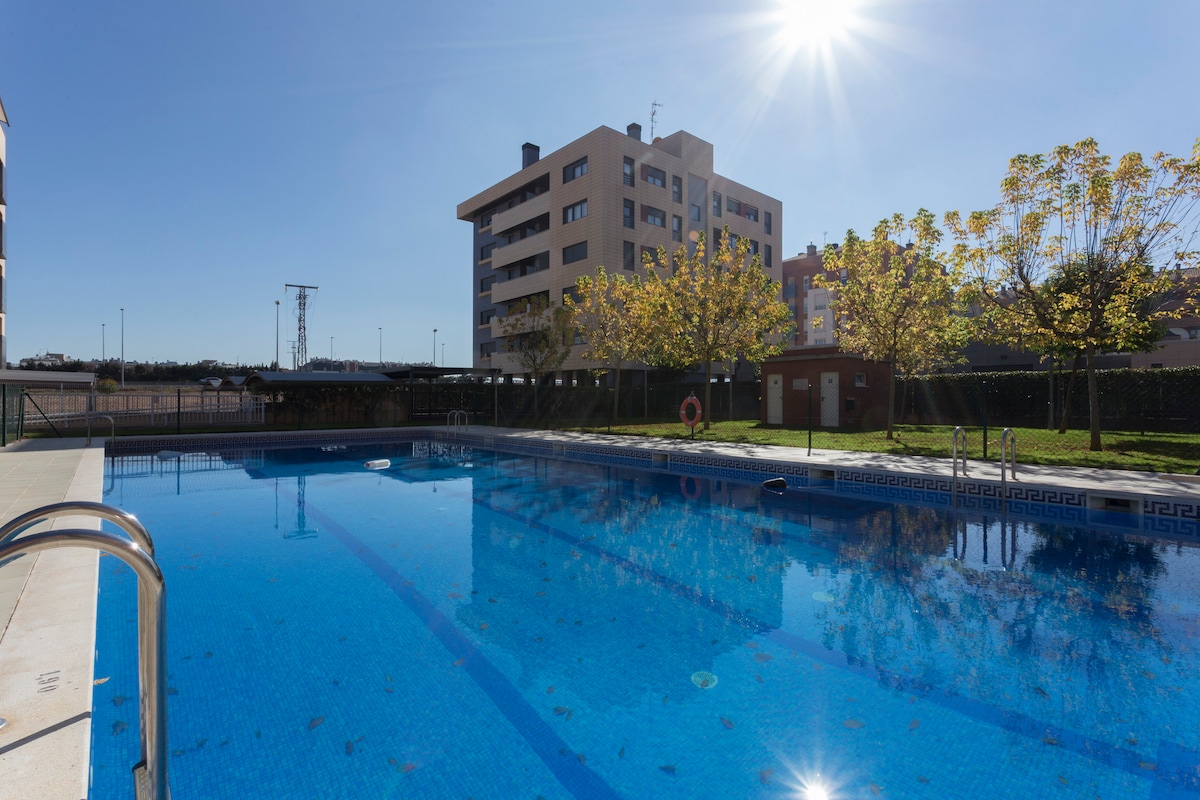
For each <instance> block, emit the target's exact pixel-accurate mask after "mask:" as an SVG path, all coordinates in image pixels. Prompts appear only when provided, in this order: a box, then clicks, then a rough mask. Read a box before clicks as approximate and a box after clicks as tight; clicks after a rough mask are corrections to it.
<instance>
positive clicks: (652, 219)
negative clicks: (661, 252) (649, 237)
mask: <svg viewBox="0 0 1200 800" xmlns="http://www.w3.org/2000/svg"><path fill="white" fill-rule="evenodd" d="M642 216H643V218H644V219H645V221H646V224H648V225H653V226H655V227H656V228H665V227H667V212H665V211H660V210H659V209H657V208H652V207H650V206H642Z"/></svg>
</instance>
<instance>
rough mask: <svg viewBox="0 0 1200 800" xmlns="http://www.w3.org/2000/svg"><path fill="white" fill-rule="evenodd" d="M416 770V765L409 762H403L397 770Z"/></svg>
mask: <svg viewBox="0 0 1200 800" xmlns="http://www.w3.org/2000/svg"><path fill="white" fill-rule="evenodd" d="M416 768H417V765H416V764H414V763H412V762H411V761H405V762H404V763H403V764H401V765H400V767H399V770H400V772H412V771H413V770H414V769H416Z"/></svg>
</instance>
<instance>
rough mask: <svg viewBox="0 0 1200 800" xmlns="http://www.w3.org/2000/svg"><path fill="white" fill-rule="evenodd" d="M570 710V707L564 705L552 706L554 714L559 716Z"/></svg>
mask: <svg viewBox="0 0 1200 800" xmlns="http://www.w3.org/2000/svg"><path fill="white" fill-rule="evenodd" d="M570 710H571V709H569V708H567V707H566V706H555V707H554V716H556V717H561V716H562V715H563V714H565V713H567V712H568V711H570Z"/></svg>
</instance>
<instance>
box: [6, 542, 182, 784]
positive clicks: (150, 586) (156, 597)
mask: <svg viewBox="0 0 1200 800" xmlns="http://www.w3.org/2000/svg"><path fill="white" fill-rule="evenodd" d="M14 538H15V537H14ZM63 547H90V548H92V549H94V550H99V551H100V552H102V553H108V554H109V555H111V556H116V557H117V558H119V559H121V560H122V561H124V562H125V563H126V564H127V565H128V566H129V567H130V568H131V569H132V570H133V571H134V573H135V574H136V575H137V577H138V679H139V688H140V693H139V694H140V703H139V707H140V711H141V714H140V716H141V737H142V741H141V756H142V760H141V761H140V762H138V763H137V764H135V765H134V767H133V773H134V786H135V791H136V796H137V798H138V800H170V797H171V790H170V785H169V783H168V781H167V692H166V689H167V658H166V653H167V641H166V635H167V623H166V613H167V601H166V586H165V584H164V582H163V575H162V570H160V569H159V567H158V564H157V563H156V562H155V561H154V558H153V557H151V556H150V554H149V553H147V552H146V551H145V550H143V549H142V548H141V547H140V546H138V545H137V544H135V543H134V542H131V541H129V540H127V539H125V538H123V537H121V536H119V535H117V534H115V533H109V532H107V531H96V530H84V529H82V528H69V529H67V530H57V531H45V532H42V533H32V534H29V535H28V536H24V537H21V538H19V539H16V540H15V541H14V540H13V539H10V540H9V541H8V542H7V543H5V544H3V545H0V563H2V562H4V561H6V560H9V559H12V558H16V557H18V556H22V555H26V554H32V553H39V552H41V551H43V550H53V549H57V548H63Z"/></svg>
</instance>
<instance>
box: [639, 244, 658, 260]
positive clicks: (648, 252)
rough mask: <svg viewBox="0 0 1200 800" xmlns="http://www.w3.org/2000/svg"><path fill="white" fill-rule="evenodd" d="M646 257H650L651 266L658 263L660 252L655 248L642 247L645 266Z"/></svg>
mask: <svg viewBox="0 0 1200 800" xmlns="http://www.w3.org/2000/svg"><path fill="white" fill-rule="evenodd" d="M646 256H650V263H651V264H657V263H658V251H657V250H655V249H654V248H653V247H647V246H646V245H642V263H643V264H645V263H646Z"/></svg>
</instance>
